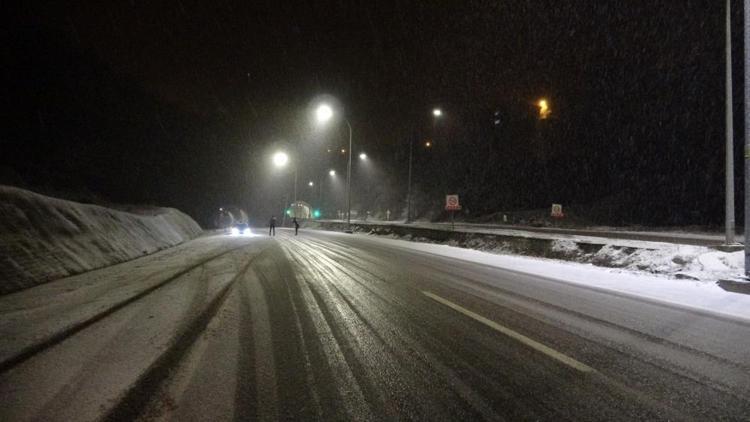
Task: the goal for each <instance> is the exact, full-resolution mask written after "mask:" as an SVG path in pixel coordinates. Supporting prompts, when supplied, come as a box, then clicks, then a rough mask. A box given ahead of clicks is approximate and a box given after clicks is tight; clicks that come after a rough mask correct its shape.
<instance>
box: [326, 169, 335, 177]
mask: <svg viewBox="0 0 750 422" xmlns="http://www.w3.org/2000/svg"><path fill="white" fill-rule="evenodd" d="M328 174H329V175H330V176H335V175H336V170H329V171H328Z"/></svg>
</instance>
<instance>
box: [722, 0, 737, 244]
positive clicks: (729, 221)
mask: <svg viewBox="0 0 750 422" xmlns="http://www.w3.org/2000/svg"><path fill="white" fill-rule="evenodd" d="M730 2H731V0H726V42H725V43H724V47H725V50H726V64H725V74H726V82H725V83H726V92H725V96H726V105H725V107H726V110H725V117H726V122H725V124H726V171H725V173H726V174H725V175H726V186H725V187H726V192H725V199H724V203H725V206H726V207H725V210H724V211H725V217H724V225H725V227H724V228H725V235H726V239H725V242H724V246H725V247H726V248H727V249H730V248H732V246H734V245H736V243H735V241H734V230H735V227H734V127H733V126H734V120H733V116H732V13H731V12H732V9H731V5H730Z"/></svg>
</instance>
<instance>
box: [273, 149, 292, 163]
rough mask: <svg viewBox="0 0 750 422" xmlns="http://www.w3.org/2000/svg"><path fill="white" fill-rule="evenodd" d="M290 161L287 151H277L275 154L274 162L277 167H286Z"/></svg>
mask: <svg viewBox="0 0 750 422" xmlns="http://www.w3.org/2000/svg"><path fill="white" fill-rule="evenodd" d="M288 162H289V156H288V155H287V154H286V153H285V152H281V151H279V152H277V153H276V154H274V155H273V164H274V165H275V166H276V167H284V166H285V165H286V163H288Z"/></svg>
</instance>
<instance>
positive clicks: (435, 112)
mask: <svg viewBox="0 0 750 422" xmlns="http://www.w3.org/2000/svg"><path fill="white" fill-rule="evenodd" d="M432 115H433V116H435V117H440V116H442V115H443V110H441V109H439V108H436V109H434V110H432Z"/></svg>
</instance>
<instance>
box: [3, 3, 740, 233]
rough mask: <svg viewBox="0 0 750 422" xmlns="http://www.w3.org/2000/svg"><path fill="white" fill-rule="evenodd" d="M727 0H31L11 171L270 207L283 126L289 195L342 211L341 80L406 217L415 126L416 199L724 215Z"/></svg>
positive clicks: (377, 208)
mask: <svg viewBox="0 0 750 422" xmlns="http://www.w3.org/2000/svg"><path fill="white" fill-rule="evenodd" d="M735 3H736V10H734V13H733V20H734V22H733V28H734V33H735V37H734V39H735V41H734V42H735V45H734V50H733V54H734V64H735V66H734V81H735V83H734V90H735V95H734V98H735V101H734V103H735V108H734V109H735V127H736V129H735V132H736V142H735V144H736V145H737V152H736V154H735V155H736V158H737V166H738V172H737V173H738V174H737V181H738V182H737V187H738V190H741V187H742V183H741V180H742V178H741V166H740V163H741V160H740V157H741V154H740V146H741V145H742V142H743V141H742V127H743V126H742V125H743V124H744V122H743V119H742V105H741V102H742V85H741V82H742V67H741V64H742V60H743V58H742V45H741V40H742V37H741V35H742V30H741V16H742V14H741V13H742V11H741V9H740V8H741V4H740V2H735ZM723 13H724V9H723V2H721V1H709V0H705V1H689V0H685V1H628V2H623V1H583V0H581V1H572V0H571V1H560V0H558V1H456V2H416V1H415V2H407V1H395V2H386V1H378V2H360V1H336V2H324V1H314V2H299V3H295V2H278V1H265V2H262V1H246V0H245V1H211V2H197V1H187V0H181V1H180V0H176V1H153V2H142V1H135V0H133V1H121V2H102V1H85V0H81V1H75V2H62V1H59V2H27V3H26V4H25V5H23V6H20V8H17V9H14V10H10V11H9V13H7V14H6V17H7V20H8V25H5V29H3V37H4V38H6V41H5V42H4V43H3V44H4V45H5V46H6V48H3V49H2V50H3V52H2V57H3V62H4V65H3V66H2V68H3V70H2V78H3V81H2V82H3V87H4V91H5V92H6V94H4V95H2V97H3V98H2V101H3V106H4V110H6V112H4V113H3V114H4V116H3V119H4V121H5V122H4V124H3V125H2V138H1V139H0V142H2V145H1V147H2V156H1V157H0V182H2V183H11V184H19V185H22V186H26V187H29V188H32V189H36V190H39V191H42V192H48V193H57V194H60V195H64V196H66V197H70V198H73V199H78V200H92V199H93V200H96V201H112V202H120V203H122V202H125V203H149V204H157V205H167V206H175V207H178V208H180V209H182V210H184V211H186V212H188V213H189V214H191V215H192V216H193V217H195V218H196V219H197V220H198V221H199V222H200V223H201V224H202V225H204V226H209V225H210V223H211V218H212V215H213V213H214V212H215V210H216V209H217V208H218V207H219V206H227V205H233V204H234V205H238V206H241V207H244V208H246V209H247V210H248V211H249V213H250V215H251V217H252V218H253V219H255V220H256V221H265V220H267V219H268V217H270V215H271V214H273V213H275V214H277V215H278V214H279V212H280V210H281V209H282V207H283V206H284V204H285V203H286V202H289V200H290V196H291V195H292V172H291V171H289V170H288V169H287V170H285V171H279V170H278V169H273V168H271V166H270V154H271V153H272V152H273V151H275V150H277V149H280V148H283V149H285V150H288V151H290V152H292V151H294V152H295V154H294V155H293V160H294V161H295V162H298V163H299V194H298V197H299V198H300V199H303V200H306V201H308V202H311V203H312V204H313V206H315V207H316V208H322V209H323V211H324V213H326V214H328V215H330V213H332V212H333V213H335V211H336V210H337V209H342V208H343V203H344V201H343V184H342V181H343V179H341V178H340V177H339V179H338V181H335V180H331V179H330V178H329V177H328V174H327V172H328V169H330V168H334V169H336V170H337V172H338V174H339V176H341V175H343V174H344V172H345V161H344V159H343V157H344V156H343V155H342V154H340V152H338V151H339V149H340V148H341V147H344V146H345V144H346V142H347V138H346V137H347V133H346V125H345V124H344V122H343V121H342V120H338V121H336V122H332V123H333V124H332V125H330V126H329V127H327V128H325V129H323V128H319V127H316V126H315V125H313V124H312V121H311V119H310V117H311V110H312V107H313V106H314V104H315V103H316V100H319V99H321V98H329V99H330V98H333V99H336V100H337V103H336V104H338V108H337V113H338V114H339V115H341V116H345V117H346V119H348V120H349V121H350V122H351V125H352V127H353V132H354V145H355V146H354V149H353V150H354V152H355V153H359V152H360V151H366V152H367V154H368V155H369V157H370V159H369V160H368V161H367V162H359V161H356V162H355V165H354V168H353V182H352V186H353V188H352V190H353V194H352V205H353V208H354V209H355V210H358V211H364V210H370V211H371V212H372V213H373V214H377V213H379V212H383V211H384V210H385V209H390V210H391V211H392V212H393V213H394V215H402V213H403V208H404V206H405V202H404V201H405V197H406V175H407V173H406V168H407V158H408V145H409V141H410V140H414V141H415V169H414V180H415V190H416V193H415V195H416V199H417V207H416V208H417V213H418V214H419V215H420V216H422V217H425V218H442V217H444V215H442V213H441V210H440V209H441V206H440V205H441V203H442V201H443V195H445V194H446V193H458V194H459V195H461V197H462V202H463V204H464V207H465V211H466V216H467V217H473V218H476V217H480V216H483V215H488V214H492V213H495V212H499V211H514V210H529V209H542V208H547V207H548V206H549V204H550V203H552V202H560V203H562V204H564V205H565V206H566V207H568V206H570V207H572V208H571V210H573V211H575V212H578V214H580V216H581V217H582V218H583V219H584V220H585V221H587V222H592V223H597V224H647V225H648V224H650V225H670V224H679V225H688V224H696V225H717V224H721V222H722V221H723V200H724V195H723V192H724V191H723V189H724V184H723V178H724V170H723V165H724V163H723V157H724V102H723V101H724V67H723V66H724V59H723V46H724V32H723V17H724V15H723ZM8 47H9V48H8ZM321 96H327V97H321ZM540 98H546V99H548V100H549V102H550V105H551V108H552V114H551V115H550V117H549V118H548V119H544V120H540V119H539V118H538V110H537V107H536V106H535V103H536V102H537V101H538V100H539V99H540ZM433 107H441V108H442V110H443V111H444V113H445V115H444V116H443V117H442V118H441V119H439V120H435V119H434V118H433V116H432V115H431V110H432V109H433ZM426 140H431V141H432V142H434V146H433V148H429V149H427V148H424V141H426ZM329 149H331V150H332V152H328V150H329ZM310 180H312V181H314V185H315V186H314V187H313V188H310V187H309V186H308V185H307V184H308V181H310ZM740 200H741V198H740V196H739V195H738V201H737V202H738V206H739V204H741V202H740ZM738 209H739V208H738ZM740 217H741V213H740V212H738V219H740Z"/></svg>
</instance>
